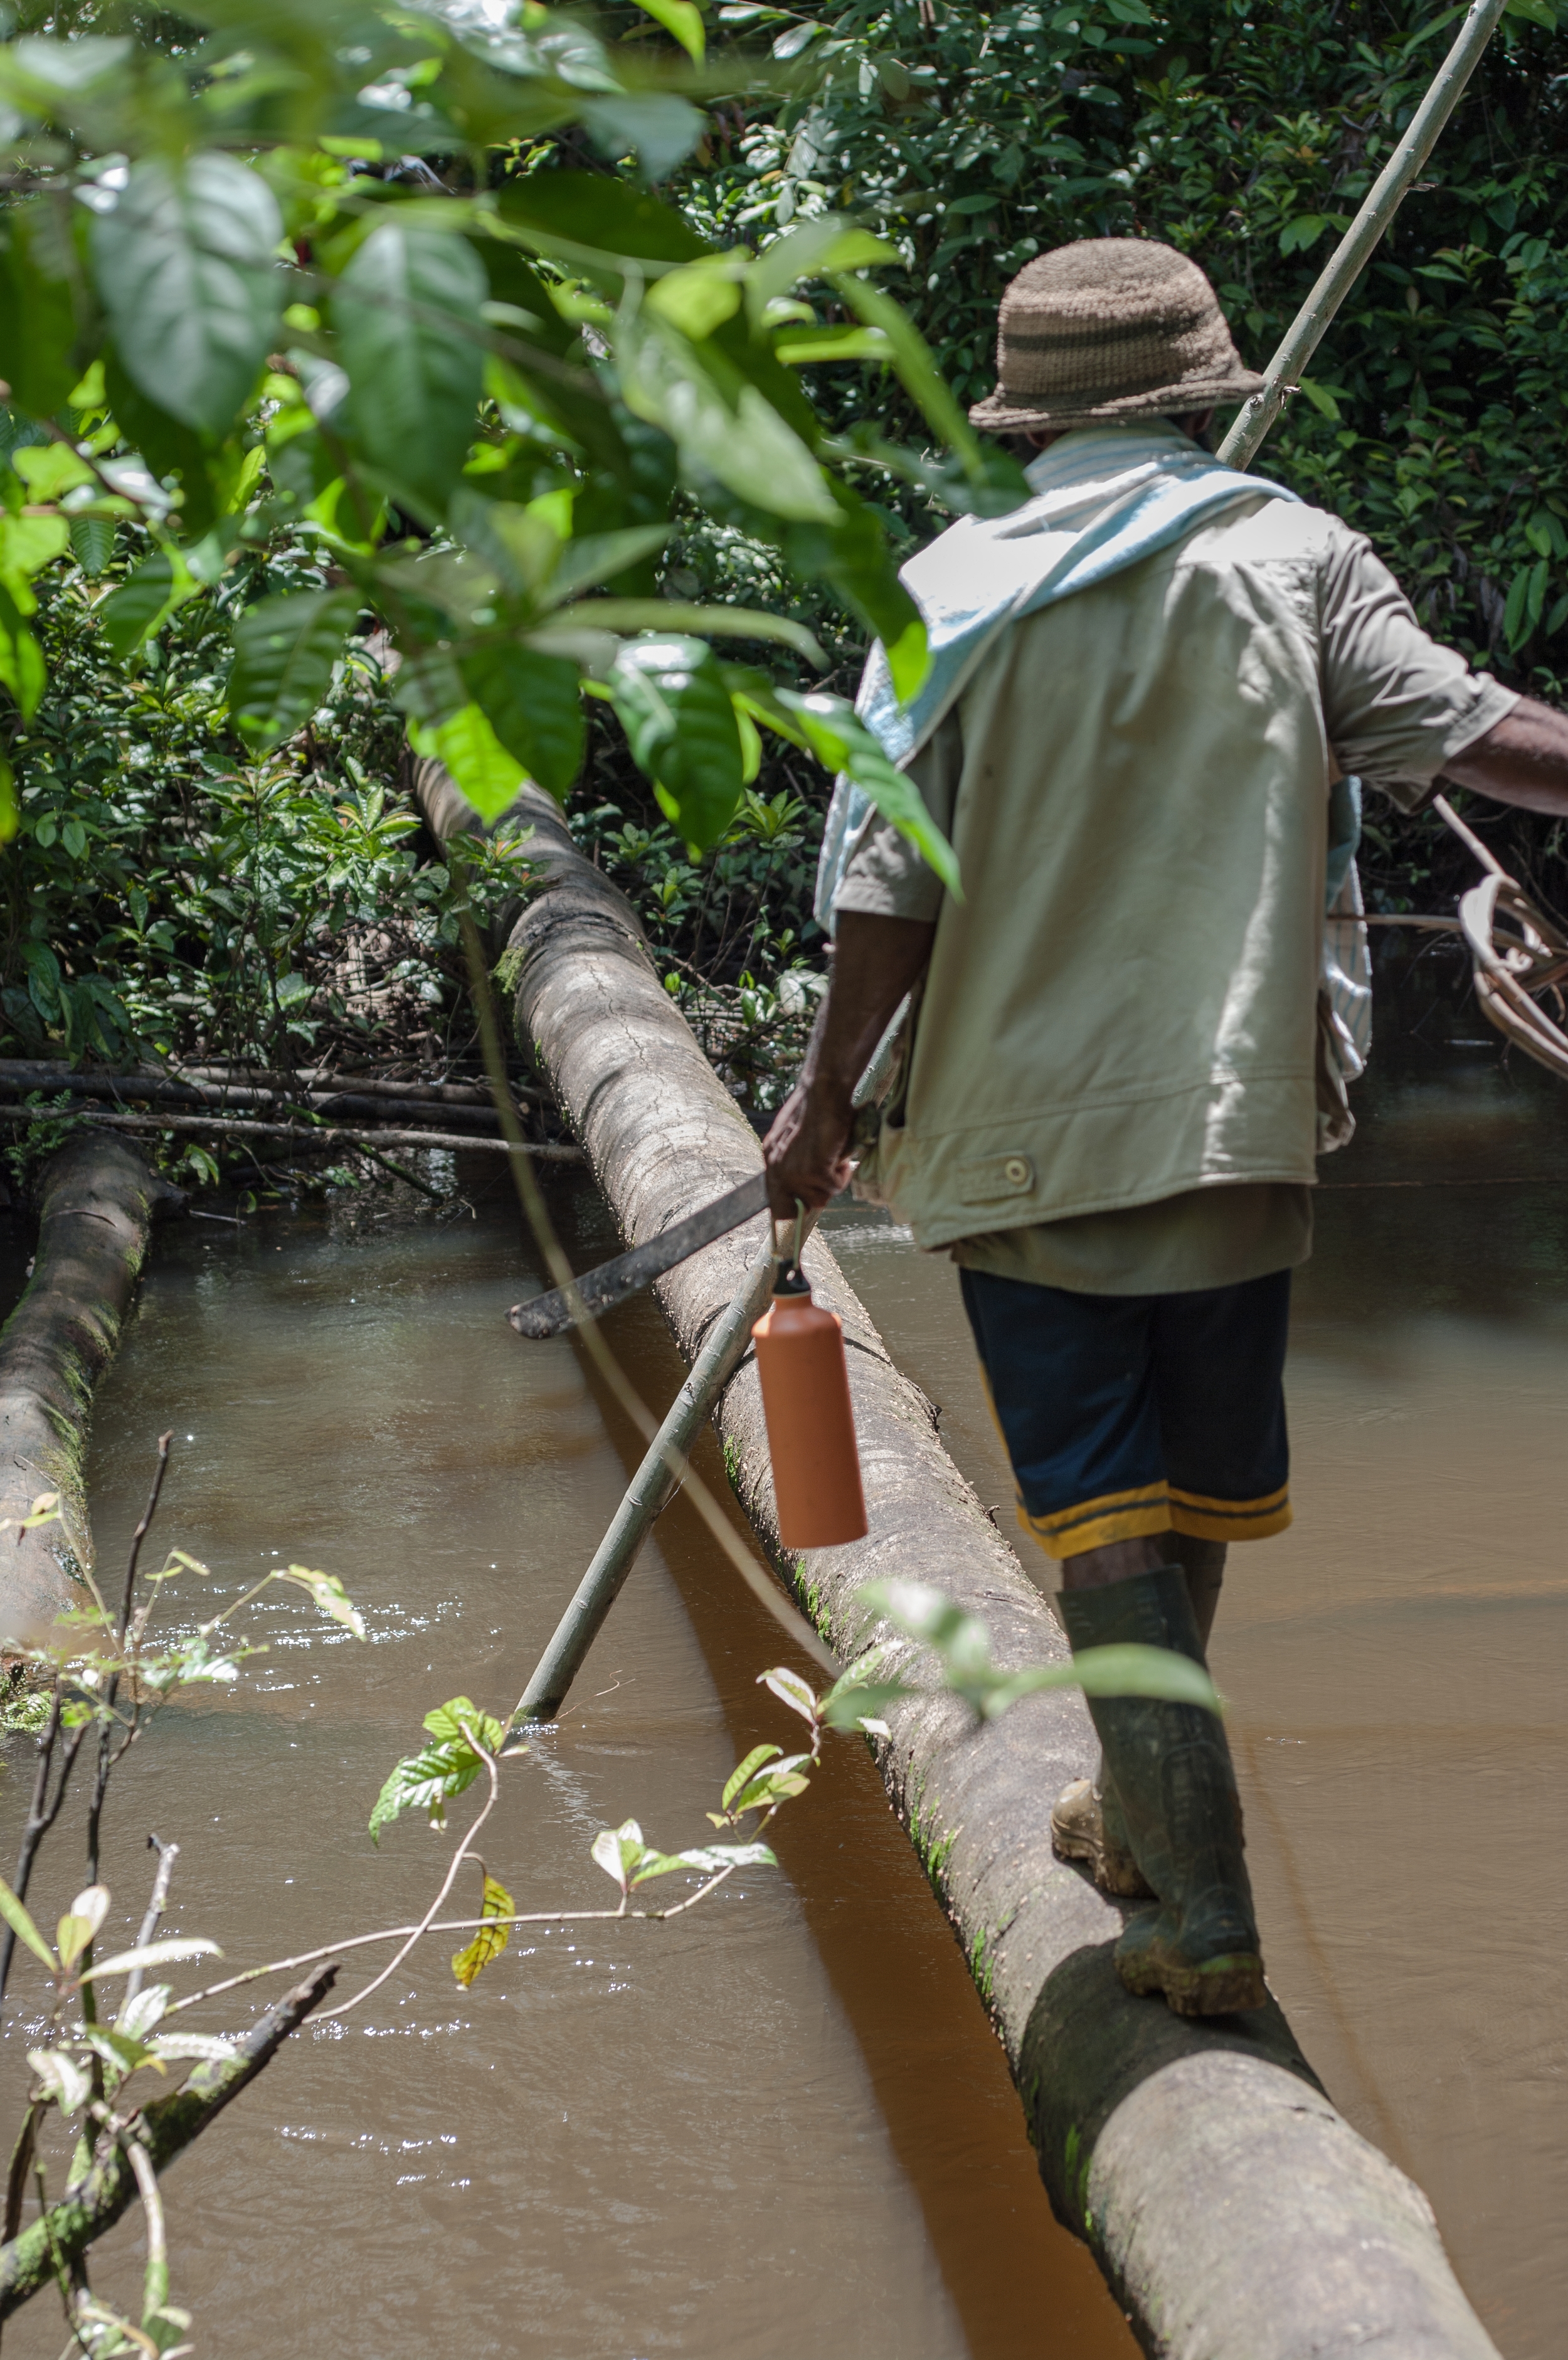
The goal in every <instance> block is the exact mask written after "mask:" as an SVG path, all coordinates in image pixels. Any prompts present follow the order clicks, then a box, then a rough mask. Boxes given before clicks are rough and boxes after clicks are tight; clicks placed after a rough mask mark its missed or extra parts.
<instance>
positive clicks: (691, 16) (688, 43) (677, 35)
mask: <svg viewBox="0 0 1568 2360" xmlns="http://www.w3.org/2000/svg"><path fill="white" fill-rule="evenodd" d="M637 5H638V6H639V7H640V8H641V10H642V11H643V13H644V15H645V16H652V18H653V20H654V22H655V24H659V25H663V27H664V30H665V32H666V33H669V34H671V35H672V36H673V38H674V39H675V40H677V41H679V43H680V45H681V47H682V49H685V53H686V55H687V57H688V58H690V60H691V61H692V63H693V64H694V65H697V66H699V65H701V63H702V61H703V58H704V56H705V55H706V53H707V31H706V29H705V27H704V26H703V21H702V10H701V9H700V8H698V7H696V6H694V5H693V0H637Z"/></svg>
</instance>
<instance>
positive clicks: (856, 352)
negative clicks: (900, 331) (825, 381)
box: [773, 327, 893, 368]
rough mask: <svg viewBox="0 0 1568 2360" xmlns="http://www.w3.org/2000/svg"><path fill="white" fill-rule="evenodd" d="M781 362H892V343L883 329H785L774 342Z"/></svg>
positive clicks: (795, 365)
mask: <svg viewBox="0 0 1568 2360" xmlns="http://www.w3.org/2000/svg"><path fill="white" fill-rule="evenodd" d="M773 350H774V351H775V352H776V353H777V355H778V356H779V358H780V360H781V361H788V363H789V365H790V366H791V367H792V368H804V367H805V366H806V364H807V363H808V362H810V361H889V360H891V359H892V358H893V346H892V345H891V344H889V343H888V341H887V337H886V335H885V334H884V333H883V330H882V329H881V328H856V327H837V328H833V327H829V328H782V329H781V330H780V331H779V333H778V335H777V336H776V338H775V339H774V342H773Z"/></svg>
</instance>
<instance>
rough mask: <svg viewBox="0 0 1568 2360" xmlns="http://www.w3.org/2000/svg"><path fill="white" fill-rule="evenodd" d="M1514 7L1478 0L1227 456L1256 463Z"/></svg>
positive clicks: (1502, 0) (1233, 435)
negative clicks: (1501, 23)
mask: <svg viewBox="0 0 1568 2360" xmlns="http://www.w3.org/2000/svg"><path fill="white" fill-rule="evenodd" d="M1507 5H1508V0H1475V5H1473V6H1472V8H1471V9H1470V12H1469V14H1468V15H1467V16H1466V17H1465V19H1464V24H1463V25H1462V26H1461V27H1460V31H1459V38H1458V39H1457V40H1456V41H1455V42H1454V44H1453V48H1452V49H1450V51H1449V53H1448V55H1447V57H1446V58H1445V59H1444V60H1443V61H1442V67H1441V69H1440V70H1439V72H1438V74H1437V78H1436V80H1435V81H1434V82H1433V83H1432V85H1431V89H1430V90H1429V91H1428V93H1427V94H1426V96H1425V97H1424V98H1423V99H1422V101H1421V103H1420V106H1418V107H1417V109H1416V111H1415V113H1414V115H1412V116H1411V117H1410V121H1409V126H1408V128H1407V130H1406V132H1405V136H1404V137H1403V138H1402V139H1401V140H1400V142H1399V144H1398V147H1396V148H1395V150H1394V153H1393V154H1392V156H1390V157H1389V158H1388V161H1387V164H1385V166H1384V167H1383V169H1382V170H1381V172H1379V174H1378V175H1377V178H1376V180H1375V181H1374V182H1373V184H1372V188H1371V190H1370V191H1369V193H1368V195H1367V198H1366V202H1365V204H1364V205H1363V206H1362V208H1361V211H1360V212H1359V213H1357V214H1356V217H1355V219H1354V221H1353V222H1352V224H1351V225H1350V227H1349V229H1348V230H1347V231H1346V232H1345V234H1344V235H1343V238H1342V239H1341V240H1340V243H1339V245H1338V246H1337V247H1336V249H1335V251H1334V253H1333V255H1332V257H1331V259H1330V262H1329V265H1328V268H1327V269H1326V270H1324V271H1323V273H1322V275H1321V278H1320V279H1319V280H1318V283H1317V285H1316V286H1315V287H1314V288H1313V290H1312V291H1311V293H1310V295H1309V296H1308V298H1307V300H1306V301H1305V302H1304V303H1303V304H1302V306H1301V309H1300V310H1299V311H1298V312H1297V314H1296V317H1295V319H1294V320H1293V321H1292V322H1291V324H1290V327H1289V330H1288V333H1287V334H1286V337H1285V341H1284V342H1283V344H1281V345H1280V347H1279V349H1278V351H1277V353H1276V354H1275V355H1274V358H1273V359H1272V360H1271V361H1270V362H1269V364H1268V367H1267V369H1266V371H1265V377H1266V383H1265V385H1264V387H1263V389H1262V391H1261V392H1260V393H1255V394H1254V395H1253V396H1252V397H1251V399H1249V400H1248V401H1246V402H1245V404H1244V405H1243V407H1242V409H1241V410H1240V411H1239V412H1238V413H1237V415H1236V419H1235V421H1234V424H1233V426H1232V428H1231V431H1230V432H1229V433H1228V434H1227V435H1226V437H1225V439H1224V441H1223V443H1221V445H1220V453H1219V455H1220V457H1221V458H1222V459H1224V460H1226V461H1228V462H1229V464H1231V465H1232V466H1233V467H1238V468H1243V469H1245V468H1247V467H1250V466H1251V464H1252V463H1253V461H1254V459H1255V457H1256V456H1257V453H1258V449H1259V447H1260V445H1261V443H1262V442H1263V439H1264V437H1265V435H1266V433H1267V432H1268V430H1269V428H1270V427H1271V426H1272V425H1273V423H1274V421H1275V420H1276V419H1277V417H1278V415H1279V413H1280V411H1281V410H1283V409H1284V407H1285V404H1286V401H1287V399H1288V397H1289V395H1290V394H1291V393H1292V392H1293V391H1294V390H1295V388H1296V387H1297V386H1298V385H1299V383H1300V380H1301V374H1302V371H1303V370H1304V369H1305V368H1306V366H1307V364H1308V362H1309V361H1310V359H1311V357H1312V355H1313V354H1314V353H1315V352H1316V351H1317V349H1318V345H1319V344H1320V343H1321V340H1322V338H1323V336H1324V334H1325V333H1326V332H1327V330H1328V327H1329V325H1330V322H1332V319H1333V317H1334V314H1335V312H1336V311H1338V310H1339V307H1340V305H1341V304H1342V303H1343V301H1344V299H1345V297H1346V296H1347V295H1348V294H1349V292H1350V290H1351V289H1352V288H1353V287H1354V284H1355V282H1356V280H1357V279H1359V278H1360V276H1361V274H1362V272H1363V270H1364V269H1365V268H1366V265H1367V263H1368V262H1369V261H1370V260H1371V258H1372V255H1373V251H1374V249H1375V248H1376V246H1377V243H1378V241H1379V239H1380V238H1381V237H1382V235H1383V233H1384V231H1385V230H1386V229H1387V226H1388V224H1389V223H1390V222H1391V221H1392V220H1393V218H1394V215H1395V214H1396V213H1398V209H1399V206H1400V204H1401V203H1402V202H1403V201H1404V199H1405V197H1406V195H1407V194H1408V193H1409V189H1410V185H1411V183H1412V182H1413V181H1414V180H1415V179H1416V176H1417V175H1418V173H1419V172H1420V169H1421V167H1422V165H1423V164H1424V163H1425V162H1426V160H1427V158H1428V157H1429V156H1430V155H1431V151H1432V149H1433V148H1434V147H1436V145H1437V142H1438V138H1439V136H1440V135H1441V133H1442V127H1443V126H1444V124H1445V123H1446V122H1447V121H1448V118H1449V116H1450V115H1452V114H1453V110H1454V108H1455V107H1456V106H1457V105H1458V104H1459V100H1460V98H1461V96H1462V94H1463V93H1464V85H1465V83H1466V82H1468V81H1469V79H1470V77H1471V75H1472V74H1473V73H1474V72H1475V68H1476V66H1477V65H1478V64H1479V63H1480V60H1481V53H1482V51H1483V50H1484V49H1486V44H1487V42H1488V41H1489V40H1490V39H1491V38H1492V35H1493V33H1494V32H1495V31H1496V29H1497V21H1498V19H1499V17H1500V16H1502V14H1503V12H1504V10H1505V8H1506V7H1507Z"/></svg>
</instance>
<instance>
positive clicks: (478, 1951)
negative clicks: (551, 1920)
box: [452, 1871, 517, 1991]
mask: <svg viewBox="0 0 1568 2360" xmlns="http://www.w3.org/2000/svg"><path fill="white" fill-rule="evenodd" d="M484 1876H485V1893H484V1899H483V1900H482V1902H481V1903H480V1905H479V1915H480V1917H485V1918H491V1917H511V1916H512V1915H513V1914H514V1912H515V1910H516V1907H517V1904H516V1903H515V1902H514V1901H513V1899H512V1897H511V1895H510V1893H509V1892H508V1891H507V1889H506V1886H505V1885H499V1884H498V1883H497V1881H496V1879H495V1878H494V1877H493V1876H491V1875H490V1874H489V1873H488V1871H486V1872H485V1873H484ZM510 1939H511V1928H510V1927H509V1926H491V1925H485V1926H481V1927H480V1928H479V1929H478V1931H477V1934H476V1935H475V1937H474V1939H473V1940H472V1941H471V1942H470V1943H469V1944H468V1946H467V1948H466V1950H459V1951H458V1952H457V1953H456V1955H455V1958H454V1959H453V1961H452V1972H453V1973H454V1974H455V1976H456V1978H457V1980H458V1982H459V1983H461V1984H462V1985H463V1988H464V1990H465V1991H466V1990H467V1988H468V1986H469V1985H470V1984H471V1983H473V1981H474V1978H475V1977H476V1975H478V1974H480V1973H482V1972H483V1971H484V1969H485V1968H486V1967H488V1965H489V1963H490V1961H491V1960H492V1959H499V1957H500V1954H501V1952H502V1951H503V1950H505V1949H506V1946H507V1944H508V1942H509V1941H510Z"/></svg>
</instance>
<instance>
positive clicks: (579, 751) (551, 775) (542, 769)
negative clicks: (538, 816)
mask: <svg viewBox="0 0 1568 2360" xmlns="http://www.w3.org/2000/svg"><path fill="white" fill-rule="evenodd" d="M460 668H461V671H462V674H463V680H464V684H465V685H466V687H467V688H468V689H469V691H470V692H471V693H472V695H473V698H474V702H475V704H476V705H477V706H479V707H480V708H481V710H482V711H483V713H484V716H485V718H486V720H487V721H488V723H489V726H490V728H491V730H492V731H493V732H494V735H495V737H496V738H497V740H498V741H499V744H500V746H501V747H502V748H504V749H505V751H506V752H507V753H508V754H510V756H511V757H512V759H514V761H516V762H518V763H519V764H520V765H521V768H522V769H523V770H526V771H527V773H528V775H529V777H530V778H531V779H534V780H537V781H538V783H539V784H540V785H541V786H542V787H543V789H544V791H545V792H546V793H547V794H552V795H554V798H555V800H556V802H557V803H565V800H566V797H567V795H568V794H569V793H570V792H571V790H572V787H573V786H574V785H575V783H576V777H577V773H578V771H579V770H581V769H582V767H583V742H584V736H585V732H584V726H583V706H582V699H581V698H580V696H579V695H578V694H577V667H576V664H575V663H573V662H571V661H569V659H568V658H566V657H565V656H553V655H546V654H543V653H542V652H541V651H540V650H537V649H534V648H518V647H492V648H484V649H481V650H478V651H477V653H476V654H474V655H471V656H466V657H465V658H464V659H463V661H462V664H461V667H460ZM447 768H448V770H451V769H452V765H451V763H450V762H448V763H447ZM453 776H454V777H455V778H456V777H457V773H456V772H455V770H454V771H453ZM457 783H458V785H459V786H460V787H463V792H464V793H465V794H467V795H468V800H469V802H470V803H474V805H475V809H476V810H477V811H479V812H480V814H481V816H482V817H483V818H485V819H495V818H497V817H499V813H498V812H496V811H486V810H485V809H484V808H483V806H482V805H481V804H479V803H477V801H476V799H475V797H474V796H473V795H472V794H470V793H469V791H468V789H467V787H466V785H464V781H463V780H462V779H461V778H458V779H457ZM516 792H517V790H516V788H515V787H514V788H513V789H512V790H511V793H512V794H515V793H516ZM510 799H511V798H510V795H509V796H508V797H507V802H510ZM505 808H506V804H505V803H502V804H501V806H500V809H501V810H504V809H505Z"/></svg>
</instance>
